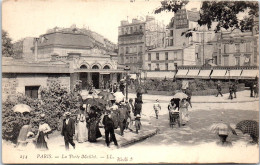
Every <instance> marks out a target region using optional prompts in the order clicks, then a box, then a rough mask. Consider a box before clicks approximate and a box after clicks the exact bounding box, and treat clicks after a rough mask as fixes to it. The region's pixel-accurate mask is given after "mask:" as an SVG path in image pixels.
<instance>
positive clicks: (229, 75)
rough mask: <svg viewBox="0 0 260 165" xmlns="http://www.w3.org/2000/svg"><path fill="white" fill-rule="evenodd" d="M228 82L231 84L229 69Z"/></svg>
mask: <svg viewBox="0 0 260 165" xmlns="http://www.w3.org/2000/svg"><path fill="white" fill-rule="evenodd" d="M228 82H230V69H228Z"/></svg>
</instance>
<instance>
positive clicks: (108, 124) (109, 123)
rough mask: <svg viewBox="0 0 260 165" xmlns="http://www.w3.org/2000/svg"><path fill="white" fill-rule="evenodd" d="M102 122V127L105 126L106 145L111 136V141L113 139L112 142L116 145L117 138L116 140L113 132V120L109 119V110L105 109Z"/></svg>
mask: <svg viewBox="0 0 260 165" xmlns="http://www.w3.org/2000/svg"><path fill="white" fill-rule="evenodd" d="M102 123H103V125H104V128H105V137H106V144H107V146H108V147H109V144H110V138H111V140H112V141H114V144H115V145H116V146H118V144H117V140H116V136H115V132H114V122H113V120H112V119H111V113H110V111H108V110H107V111H106V112H105V116H104V118H103V121H102ZM109 135H110V138H109Z"/></svg>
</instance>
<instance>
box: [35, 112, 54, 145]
mask: <svg viewBox="0 0 260 165" xmlns="http://www.w3.org/2000/svg"><path fill="white" fill-rule="evenodd" d="M44 117H45V114H42V115H41V121H40V124H39V129H38V134H37V135H36V139H37V140H36V148H38V149H40V150H48V145H47V141H48V133H50V132H51V128H50V126H49V125H48V124H47V123H46V122H45V120H44Z"/></svg>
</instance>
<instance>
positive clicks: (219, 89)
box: [216, 82, 223, 97]
mask: <svg viewBox="0 0 260 165" xmlns="http://www.w3.org/2000/svg"><path fill="white" fill-rule="evenodd" d="M217 90H218V93H217V96H216V97H218V95H219V94H220V95H221V97H223V95H222V93H221V85H220V82H218V84H217Z"/></svg>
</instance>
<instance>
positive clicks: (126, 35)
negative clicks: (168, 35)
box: [118, 16, 165, 73]
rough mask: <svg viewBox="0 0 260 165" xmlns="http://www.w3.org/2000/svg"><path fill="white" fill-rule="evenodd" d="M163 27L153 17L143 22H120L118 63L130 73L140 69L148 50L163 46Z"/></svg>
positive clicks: (133, 20)
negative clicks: (127, 67)
mask: <svg viewBox="0 0 260 165" xmlns="http://www.w3.org/2000/svg"><path fill="white" fill-rule="evenodd" d="M164 37H165V29H164V25H163V24H162V23H161V22H159V21H157V20H155V18H154V17H151V16H146V19H145V20H138V19H132V22H131V23H129V22H128V21H121V26H120V27H119V28H118V62H119V64H122V65H127V66H129V67H130V69H131V72H132V73H137V72H138V70H139V69H142V66H143V63H144V55H145V52H146V51H147V50H148V49H152V48H156V47H162V46H163V45H164Z"/></svg>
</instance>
